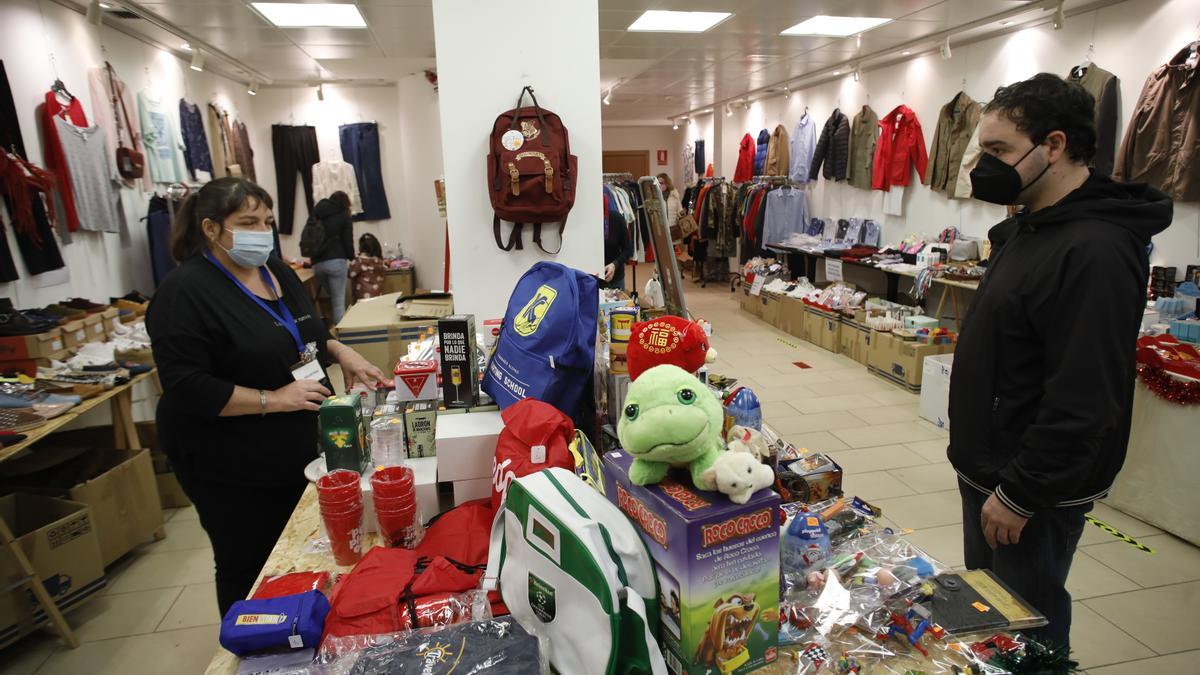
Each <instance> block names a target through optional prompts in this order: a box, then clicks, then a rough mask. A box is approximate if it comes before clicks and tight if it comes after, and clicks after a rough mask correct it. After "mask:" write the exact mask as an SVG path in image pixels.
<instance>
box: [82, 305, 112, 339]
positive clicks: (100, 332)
mask: <svg viewBox="0 0 1200 675" xmlns="http://www.w3.org/2000/svg"><path fill="white" fill-rule="evenodd" d="M118 314H119V313H118V312H117V310H115V309H112V308H111V307H110V308H109V309H106V310H104V311H103V312H97V313H96V314H88V315H87V318H85V319H84V320H83V326H84V330H85V331H87V341H88V342H104V341H105V340H107V339H108V331H107V330H105V328H104V326H105V321H106V320H111V319H112V318H113V317H116V316H118ZM110 315H111V316H110ZM106 317H108V318H107V319H106Z"/></svg>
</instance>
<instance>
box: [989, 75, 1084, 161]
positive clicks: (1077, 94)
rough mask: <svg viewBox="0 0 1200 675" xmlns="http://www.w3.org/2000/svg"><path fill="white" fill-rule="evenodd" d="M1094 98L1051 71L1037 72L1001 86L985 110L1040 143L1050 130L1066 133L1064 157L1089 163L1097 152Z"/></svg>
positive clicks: (1081, 88)
mask: <svg viewBox="0 0 1200 675" xmlns="http://www.w3.org/2000/svg"><path fill="white" fill-rule="evenodd" d="M1095 105H1096V103H1095V99H1094V98H1092V95H1091V94H1089V93H1088V92H1087V91H1086V90H1085V89H1084V88H1083V87H1081V86H1079V85H1078V84H1076V83H1074V82H1067V81H1066V80H1064V79H1063V78H1061V77H1059V76H1058V75H1054V74H1052V73H1039V74H1037V75H1034V76H1033V77H1031V78H1029V79H1028V80H1022V81H1021V82H1015V83H1013V84H1010V85H1008V86H1007V87H1000V88H999V89H997V90H996V95H995V96H994V97H993V98H992V101H991V103H988V104H987V107H986V108H984V112H985V113H989V112H999V113H1000V114H1002V115H1004V116H1005V117H1007V118H1008V119H1009V120H1011V121H1012V122H1013V124H1016V125H1017V130H1018V131H1020V132H1022V133H1024V134H1025V135H1027V136H1029V139H1030V140H1032V141H1033V142H1034V143H1038V144H1040V143H1041V142H1042V141H1044V140H1046V136H1049V135H1050V132H1052V131H1061V132H1063V133H1064V134H1066V135H1067V156H1068V157H1070V158H1071V159H1073V160H1075V161H1077V162H1083V163H1084V164H1088V163H1090V162H1091V161H1092V157H1094V156H1095V155H1096V118H1095Z"/></svg>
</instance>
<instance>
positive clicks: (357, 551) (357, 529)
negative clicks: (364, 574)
mask: <svg viewBox="0 0 1200 675" xmlns="http://www.w3.org/2000/svg"><path fill="white" fill-rule="evenodd" d="M362 518H363V506H362V503H361V502H360V503H359V504H358V505H357V506H356V507H354V508H350V509H347V510H344V511H332V510H326V508H325V506H324V505H322V507H321V520H322V521H323V522H324V523H325V534H326V535H327V536H328V537H329V547H330V549H332V550H333V560H334V562H336V563H337V564H338V565H353V564H355V563H357V562H358V561H359V560H361V559H362V554H363V551H362V548H363V535H364V533H363V527H362Z"/></svg>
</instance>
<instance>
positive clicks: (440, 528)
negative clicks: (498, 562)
mask: <svg viewBox="0 0 1200 675" xmlns="http://www.w3.org/2000/svg"><path fill="white" fill-rule="evenodd" d="M493 513H494V512H493V511H492V500H491V499H488V498H486V497H485V498H483V499H476V500H473V501H469V502H464V503H462V504H459V505H458V506H456V507H454V508H452V509H450V510H449V511H446V512H445V513H443V514H442V515H440V516H438V517H437V519H436V520H434V521H433V522H432V523H430V524H429V527H428V528H426V530H425V537H424V538H423V539H421V543H420V544H419V545H418V546H417V548H416V551H417V553H419V554H421V555H424V556H429V557H433V556H439V555H440V556H445V557H447V558H449V559H451V560H456V561H458V562H460V563H463V564H464V565H486V564H487V561H488V538H489V537H490V536H491V532H492V518H493Z"/></svg>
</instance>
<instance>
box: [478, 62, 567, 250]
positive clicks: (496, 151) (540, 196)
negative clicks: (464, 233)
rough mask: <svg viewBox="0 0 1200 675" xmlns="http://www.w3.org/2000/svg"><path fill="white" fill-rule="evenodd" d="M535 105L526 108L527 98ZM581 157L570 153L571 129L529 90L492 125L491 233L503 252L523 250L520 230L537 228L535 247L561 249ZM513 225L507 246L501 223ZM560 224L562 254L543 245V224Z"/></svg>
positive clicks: (489, 174) (489, 162)
mask: <svg viewBox="0 0 1200 675" xmlns="http://www.w3.org/2000/svg"><path fill="white" fill-rule="evenodd" d="M526 93H528V94H529V98H530V99H532V101H533V107H526V108H522V107H521V102H522V101H523V100H524V99H525V94H526ZM575 165H576V158H575V155H572V154H571V142H570V140H569V139H568V137H567V128H566V127H564V126H563V123H562V120H561V119H559V117H558V115H555V114H554V113H552V112H550V111H548V110H543V109H542V107H541V106H540V105H538V101H537V97H535V96H534V95H533V87H528V86H527V87H525V88H524V89H522V90H521V95H520V96H518V97H517V107H515V108H513V109H512V110H509V111H508V112H505V113H502V114H501V115H500V116H499V117H497V118H496V122H495V124H493V125H492V137H491V141H490V145H489V151H488V158H487V179H488V194H489V195H490V197H491V200H492V210H493V211H495V215H494V216H493V217H492V230H493V232H494V234H495V236H496V245H497V246H499V247H500V248H501V249H502V250H504V251H511V250H512V249H513V248H514V247H515V248H517V249H520V248H521V230H522V228H523V227H524V224H525V223H530V224H532V225H533V243H535V244H537V246H538V248H540V249H542V251H544V252H546V253H550V254H551V255H553V254H555V253H558V251H559V250H561V249H562V233H563V229H564V228H565V227H566V225H567V214H568V213H569V212H570V211H571V207H572V206H574V205H575V180H576V168H575ZM501 220H508V221H511V222H512V223H513V229H512V233H511V234H510V235H509V237H508V243H507V244H505V243H504V241H503V238H502V237H501V236H500V221H501ZM553 222H557V223H558V237H559V245H558V246H559V247H558V250H555V251H553V252H551V251H547V250H546V247H545V246H542V223H553Z"/></svg>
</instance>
